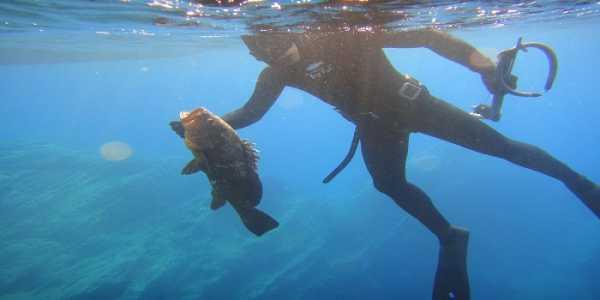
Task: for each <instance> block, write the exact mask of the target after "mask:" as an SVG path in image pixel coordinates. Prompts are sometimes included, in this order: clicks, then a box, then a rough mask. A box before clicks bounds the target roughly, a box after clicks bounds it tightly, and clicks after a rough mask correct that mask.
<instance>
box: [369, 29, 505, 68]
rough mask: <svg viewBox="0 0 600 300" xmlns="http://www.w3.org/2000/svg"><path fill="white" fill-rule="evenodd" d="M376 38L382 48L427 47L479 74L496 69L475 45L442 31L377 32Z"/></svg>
mask: <svg viewBox="0 0 600 300" xmlns="http://www.w3.org/2000/svg"><path fill="white" fill-rule="evenodd" d="M376 39H377V40H378V42H379V43H380V44H381V46H382V48H418V47H424V48H428V49H430V50H432V51H433V52H435V53H437V54H439V55H441V56H442V57H445V58H447V59H449V60H452V61H454V62H456V63H459V64H461V65H463V66H465V67H467V68H469V69H470V70H472V71H474V72H477V73H480V74H485V73H489V72H493V71H494V70H495V69H496V64H495V63H494V62H493V61H492V60H490V59H489V58H488V57H486V56H485V55H483V54H482V53H481V52H479V50H477V49H476V48H475V47H473V46H471V45H469V44H468V43H466V42H465V41H463V40H460V39H458V38H456V37H453V36H451V35H450V34H448V33H446V32H443V31H439V30H435V29H421V30H411V31H400V32H386V33H381V34H377V35H376Z"/></svg>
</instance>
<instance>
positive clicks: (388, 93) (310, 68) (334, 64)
mask: <svg viewBox="0 0 600 300" xmlns="http://www.w3.org/2000/svg"><path fill="white" fill-rule="evenodd" d="M311 47H312V48H311V50H312V53H310V54H308V55H302V53H301V61H300V62H298V63H296V64H295V65H294V66H293V67H289V69H287V70H286V72H287V75H288V76H286V77H285V80H284V81H285V83H286V85H289V86H292V87H295V88H298V89H301V90H303V91H306V92H308V93H310V94H312V95H314V96H315V97H317V98H320V99H321V100H323V101H325V102H327V103H329V104H331V105H333V106H334V107H335V108H336V109H338V110H339V111H340V112H341V113H342V114H343V115H344V116H345V117H347V118H349V119H352V121H355V120H354V116H357V115H360V114H366V113H370V112H377V111H381V110H383V109H384V108H383V107H382V106H387V105H388V104H390V102H396V101H402V99H399V98H400V97H398V94H397V91H398V89H399V88H400V87H401V85H402V83H403V82H404V81H405V80H404V77H403V76H402V75H401V74H400V73H399V72H397V71H396V69H395V68H394V67H393V66H392V65H391V63H390V62H389V61H388V59H387V57H386V56H385V53H384V52H383V50H382V49H381V48H378V47H374V46H373V45H369V44H368V40H357V39H353V36H352V35H351V34H348V35H345V36H343V37H341V38H334V39H327V40H325V41H323V42H321V43H315V45H311Z"/></svg>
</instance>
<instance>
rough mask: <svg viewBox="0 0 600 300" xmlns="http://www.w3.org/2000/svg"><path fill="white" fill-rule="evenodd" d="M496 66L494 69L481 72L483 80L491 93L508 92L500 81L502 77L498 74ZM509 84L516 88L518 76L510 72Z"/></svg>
mask: <svg viewBox="0 0 600 300" xmlns="http://www.w3.org/2000/svg"><path fill="white" fill-rule="evenodd" d="M497 75H498V74H497V72H496V68H494V69H493V70H489V71H485V72H482V73H481V81H483V84H484V85H485V87H486V88H487V90H488V91H489V92H490V94H494V95H496V94H506V88H504V85H503V84H502V82H501V81H500V78H499V77H498V76H497ZM509 78H510V79H509V82H507V83H508V86H509V87H511V88H513V89H515V88H517V80H518V77H517V76H515V75H512V74H510V77H509Z"/></svg>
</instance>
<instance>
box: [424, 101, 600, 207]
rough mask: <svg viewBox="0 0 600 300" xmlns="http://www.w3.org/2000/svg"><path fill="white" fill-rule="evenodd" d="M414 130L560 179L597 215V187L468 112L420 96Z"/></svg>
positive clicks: (549, 157)
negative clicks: (417, 117)
mask: <svg viewBox="0 0 600 300" xmlns="http://www.w3.org/2000/svg"><path fill="white" fill-rule="evenodd" d="M417 101H419V103H418V105H417V111H416V113H417V115H419V116H421V117H420V118H419V119H418V120H417V121H416V122H415V126H416V127H415V128H414V129H415V130H416V131H420V132H423V133H426V134H428V135H431V136H435V137H438V138H441V139H443V140H446V141H449V142H452V143H454V144H457V145H460V146H463V147H466V148H468V149H471V150H474V151H477V152H480V153H484V154H488V155H492V156H496V157H500V158H504V159H506V160H508V161H510V162H512V163H515V164H517V165H520V166H523V167H526V168H528V169H531V170H534V171H537V172H541V173H543V174H546V175H548V176H551V177H553V178H556V179H558V180H560V181H562V182H563V183H564V184H565V185H566V186H567V187H568V188H569V189H570V190H571V191H572V192H573V193H574V194H575V195H577V197H579V198H580V199H581V200H582V202H583V203H584V204H585V205H587V206H588V207H589V208H590V209H591V210H592V211H593V212H594V214H596V216H598V217H599V218H600V189H599V188H598V186H597V185H596V184H594V183H593V182H591V181H590V180H588V179H587V178H585V177H584V176H582V175H580V174H578V173H577V172H575V171H573V170H572V169H571V168H569V167H568V166H567V165H565V164H564V163H562V162H561V161H559V160H557V159H556V158H554V157H552V156H551V155H550V154H548V153H546V152H545V151H544V150H542V149H540V148H538V147H536V146H533V145H529V144H526V143H522V142H518V141H514V140H511V139H509V138H506V137H505V136H503V135H502V134H500V133H499V132H497V131H496V130H494V129H493V128H491V127H490V126H488V125H486V124H485V123H483V122H481V121H480V120H478V119H477V118H475V117H473V116H471V115H469V114H468V113H466V112H464V111H462V110H460V109H458V108H456V107H454V106H452V105H450V104H448V103H446V102H444V101H441V100H438V99H436V98H434V97H429V98H427V99H419V100H417Z"/></svg>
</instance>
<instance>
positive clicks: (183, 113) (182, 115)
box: [179, 111, 190, 120]
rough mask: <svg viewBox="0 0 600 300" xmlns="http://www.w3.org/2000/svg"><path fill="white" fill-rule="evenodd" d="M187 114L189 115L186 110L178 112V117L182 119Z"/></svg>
mask: <svg viewBox="0 0 600 300" xmlns="http://www.w3.org/2000/svg"><path fill="white" fill-rule="evenodd" d="M189 115H190V112H188V111H182V112H179V119H180V120H183V119H185V118H187V117H188V116H189Z"/></svg>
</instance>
